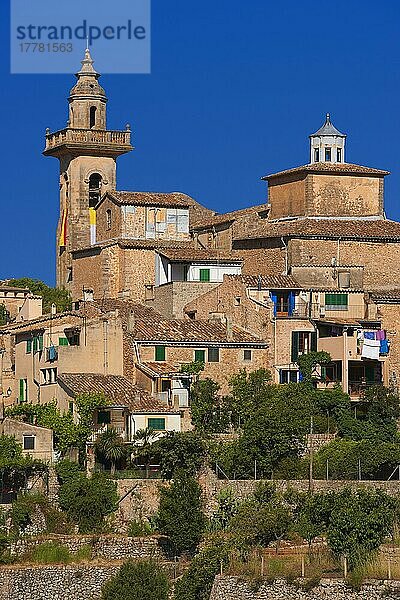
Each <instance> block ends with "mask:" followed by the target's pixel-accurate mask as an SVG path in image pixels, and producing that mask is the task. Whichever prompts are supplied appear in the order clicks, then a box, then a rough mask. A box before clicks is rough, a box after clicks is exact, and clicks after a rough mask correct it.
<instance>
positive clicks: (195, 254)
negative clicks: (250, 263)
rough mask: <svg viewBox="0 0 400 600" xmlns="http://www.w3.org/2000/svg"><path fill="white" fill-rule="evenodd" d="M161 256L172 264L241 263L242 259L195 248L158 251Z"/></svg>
mask: <svg viewBox="0 0 400 600" xmlns="http://www.w3.org/2000/svg"><path fill="white" fill-rule="evenodd" d="M158 253H159V254H162V255H163V256H165V257H166V258H168V260H170V261H172V262H189V261H197V260H198V261H206V262H214V263H215V262H241V261H242V260H243V258H242V257H241V256H239V254H237V253H236V252H229V251H228V250H201V249H200V250H199V249H196V248H193V249H190V248H185V249H181V250H176V249H171V250H166V249H160V250H158Z"/></svg>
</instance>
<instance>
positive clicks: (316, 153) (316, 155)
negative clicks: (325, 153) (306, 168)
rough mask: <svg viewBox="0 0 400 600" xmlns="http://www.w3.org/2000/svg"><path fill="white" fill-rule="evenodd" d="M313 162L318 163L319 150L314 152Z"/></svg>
mask: <svg viewBox="0 0 400 600" xmlns="http://www.w3.org/2000/svg"><path fill="white" fill-rule="evenodd" d="M314 162H319V148H316V149H315V150H314Z"/></svg>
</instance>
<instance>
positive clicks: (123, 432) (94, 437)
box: [89, 423, 129, 442]
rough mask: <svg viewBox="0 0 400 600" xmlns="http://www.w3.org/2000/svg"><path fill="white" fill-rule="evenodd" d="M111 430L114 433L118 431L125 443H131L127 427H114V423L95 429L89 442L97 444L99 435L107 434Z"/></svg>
mask: <svg viewBox="0 0 400 600" xmlns="http://www.w3.org/2000/svg"><path fill="white" fill-rule="evenodd" d="M109 429H113V430H114V431H116V432H117V433H118V435H120V436H121V437H122V439H123V440H124V442H127V441H129V440H128V436H127V432H126V429H125V427H118V426H116V425H113V424H112V423H109V424H107V425H99V426H98V427H96V426H95V427H93V428H92V433H91V435H90V438H89V441H90V442H95V441H96V440H97V438H98V437H99V435H101V434H102V433H106V431H108V430H109Z"/></svg>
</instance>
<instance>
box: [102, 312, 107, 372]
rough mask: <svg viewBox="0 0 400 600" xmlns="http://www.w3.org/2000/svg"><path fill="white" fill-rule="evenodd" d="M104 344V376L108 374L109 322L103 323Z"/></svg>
mask: <svg viewBox="0 0 400 600" xmlns="http://www.w3.org/2000/svg"><path fill="white" fill-rule="evenodd" d="M103 342H104V361H103V362H104V364H103V370H104V375H107V374H108V321H106V320H104V321H103Z"/></svg>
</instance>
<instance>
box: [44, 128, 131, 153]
mask: <svg viewBox="0 0 400 600" xmlns="http://www.w3.org/2000/svg"><path fill="white" fill-rule="evenodd" d="M68 143H71V144H98V145H104V144H111V145H116V146H130V143H131V132H130V130H126V131H107V130H97V129H71V128H69V127H68V128H67V129H61V130H60V131H55V132H54V133H50V132H49V133H46V148H45V150H51V149H52V148H56V147H57V146H62V145H63V144H68Z"/></svg>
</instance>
